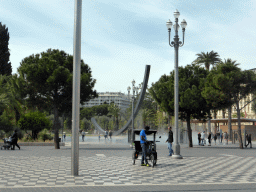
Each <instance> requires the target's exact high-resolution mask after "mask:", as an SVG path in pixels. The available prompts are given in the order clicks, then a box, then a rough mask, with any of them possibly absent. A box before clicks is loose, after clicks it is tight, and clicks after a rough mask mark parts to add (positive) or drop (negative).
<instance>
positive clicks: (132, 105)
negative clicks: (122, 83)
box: [132, 91, 134, 145]
mask: <svg viewBox="0 0 256 192" xmlns="http://www.w3.org/2000/svg"><path fill="white" fill-rule="evenodd" d="M133 132H134V91H133V96H132V145H133V142H134V138H133Z"/></svg>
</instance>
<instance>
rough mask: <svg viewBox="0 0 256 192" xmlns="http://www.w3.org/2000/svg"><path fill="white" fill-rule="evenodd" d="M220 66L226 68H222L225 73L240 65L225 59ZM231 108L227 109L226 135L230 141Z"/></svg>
mask: <svg viewBox="0 0 256 192" xmlns="http://www.w3.org/2000/svg"><path fill="white" fill-rule="evenodd" d="M220 64H222V65H226V66H227V67H226V68H224V70H227V71H226V73H228V72H229V71H232V70H234V69H235V68H237V66H238V65H240V63H236V60H232V59H230V58H228V59H225V60H224V62H222V61H221V62H220ZM228 66H230V67H228ZM223 72H224V71H223ZM231 107H232V106H231V105H230V106H229V107H228V134H229V135H230V137H229V140H231V139H232V134H231V132H232V125H231V118H232V117H231Z"/></svg>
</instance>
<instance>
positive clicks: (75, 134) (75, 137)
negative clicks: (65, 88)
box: [71, 0, 82, 176]
mask: <svg viewBox="0 0 256 192" xmlns="http://www.w3.org/2000/svg"><path fill="white" fill-rule="evenodd" d="M81 21H82V0H75V20H74V50H73V51H74V53H73V98H72V99H73V101H72V141H71V175H73V176H78V167H79V116H80V108H79V106H80V74H81V63H80V62H81V23H82V22H81Z"/></svg>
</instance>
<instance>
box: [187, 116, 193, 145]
mask: <svg viewBox="0 0 256 192" xmlns="http://www.w3.org/2000/svg"><path fill="white" fill-rule="evenodd" d="M186 121H187V132H188V146H189V147H193V141H192V130H191V126H190V115H188V114H187V118H186Z"/></svg>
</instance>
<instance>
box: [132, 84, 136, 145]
mask: <svg viewBox="0 0 256 192" xmlns="http://www.w3.org/2000/svg"><path fill="white" fill-rule="evenodd" d="M135 90H136V87H135V81H134V80H132V144H133V142H134V138H133V131H134V94H135Z"/></svg>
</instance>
